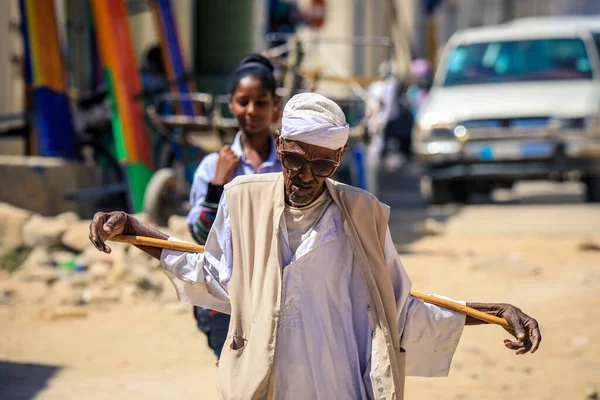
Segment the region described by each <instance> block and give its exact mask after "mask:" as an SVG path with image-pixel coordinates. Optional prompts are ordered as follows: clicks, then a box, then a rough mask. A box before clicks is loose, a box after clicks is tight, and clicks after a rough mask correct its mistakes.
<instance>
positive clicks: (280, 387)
mask: <svg viewBox="0 0 600 400" xmlns="http://www.w3.org/2000/svg"><path fill="white" fill-rule="evenodd" d="M280 232H281V236H280V242H281V255H282V265H284V268H283V291H282V302H281V311H280V320H279V325H278V331H277V348H276V351H275V360H274V363H273V365H274V367H273V374H274V375H273V377H274V388H275V398H276V399H323V400H326V399H369V398H373V394H372V389H371V383H370V378H369V372H370V365H369V355H370V353H371V328H370V326H369V321H368V314H367V307H368V292H367V287H366V283H365V280H364V278H363V277H362V274H361V272H360V269H359V268H358V267H357V266H356V265H355V263H354V257H353V254H352V251H351V248H350V241H349V238H348V237H347V236H346V234H345V233H344V229H343V220H342V216H341V214H340V212H339V210H338V208H337V206H336V205H335V204H333V203H331V204H330V205H329V207H328V208H327V210H326V211H325V213H324V214H323V216H322V217H321V218H320V220H319V221H318V222H317V223H316V225H315V226H314V228H313V229H312V232H310V234H308V235H304V237H305V239H304V240H303V242H302V243H301V244H300V246H299V247H298V249H297V250H296V252H295V254H292V251H291V249H290V246H289V241H288V234H287V227H286V223H285V218H282V221H281V229H280ZM171 240H176V239H174V238H172V239H171ZM385 255H386V262H387V266H388V268H389V271H390V275H391V279H392V284H393V287H394V292H395V293H396V299H397V310H398V331H399V333H400V337H401V338H402V340H401V347H402V349H404V350H405V351H406V355H407V358H406V372H407V374H408V375H413V376H429V377H438V376H447V374H448V371H449V369H450V363H451V361H452V356H453V355H454V351H455V350H456V346H457V345H458V342H459V340H460V336H461V333H462V330H463V327H464V324H465V316H464V315H462V314H459V313H455V312H453V311H449V310H446V309H443V308H440V307H437V306H434V305H431V304H427V303H424V302H422V301H420V300H418V299H415V298H413V297H411V296H406V293H408V292H409V291H410V290H411V282H410V279H409V278H408V275H407V274H406V271H405V270H404V267H403V266H402V263H401V262H400V259H399V257H398V253H397V251H396V248H395V246H394V243H393V242H392V238H391V236H390V233H389V230H388V232H387V238H386V246H385ZM161 265H162V267H163V269H164V270H165V272H166V274H167V276H168V277H169V278H170V279H171V281H172V283H173V285H174V286H175V289H176V291H177V295H178V297H179V299H180V300H181V301H183V302H188V303H191V304H194V305H198V306H202V307H206V308H211V309H214V310H218V311H222V312H227V313H228V312H230V306H229V301H228V299H229V296H228V292H227V284H228V282H229V280H230V278H231V274H232V272H233V271H232V270H233V262H232V245H231V230H230V223H229V216H228V208H227V203H226V201H225V198H223V199H222V200H221V204H220V207H219V210H218V212H217V216H216V219H215V223H214V225H213V227H212V229H211V232H210V235H209V237H208V240H207V243H206V247H205V252H204V253H197V254H194V253H182V252H178V251H172V250H163V252H162V256H161Z"/></svg>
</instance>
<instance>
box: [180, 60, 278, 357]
mask: <svg viewBox="0 0 600 400" xmlns="http://www.w3.org/2000/svg"><path fill="white" fill-rule="evenodd" d="M276 88H277V83H276V80H275V77H274V76H273V65H272V64H271V62H270V61H269V60H267V59H266V58H265V57H263V56H261V55H259V54H250V55H248V56H246V57H244V58H243V59H242V61H241V62H240V64H239V65H238V67H237V69H236V70H235V72H234V73H233V77H232V80H231V87H230V90H229V109H230V111H231V112H232V114H233V115H234V116H235V118H236V119H237V121H238V124H239V127H240V131H239V132H238V134H237V136H236V137H235V140H234V142H233V144H232V145H231V146H229V145H226V146H223V148H222V149H221V150H220V151H219V152H218V153H212V154H209V155H208V156H206V157H205V158H204V159H203V160H202V162H201V163H200V165H199V166H198V169H197V170H196V173H195V175H194V182H193V184H192V190H191V193H190V203H191V206H192V208H191V210H190V212H189V214H188V217H187V223H188V227H189V229H190V232H191V233H192V236H193V237H194V239H195V240H196V241H197V242H198V243H200V244H204V243H205V242H206V238H207V237H208V232H209V231H210V228H211V226H212V224H213V221H214V219H215V215H216V212H217V206H218V204H219V199H220V198H221V194H222V193H223V186H224V185H225V184H226V183H227V182H229V181H231V180H232V179H233V178H235V177H236V176H239V175H249V174H260V173H268V172H280V171H281V163H280V161H279V159H278V158H277V154H276V151H275V143H274V140H273V134H272V131H271V124H272V123H274V122H276V121H278V120H279V118H280V114H281V110H280V105H279V99H278V98H277V95H276V94H275V89H276ZM194 316H195V317H196V321H197V322H198V328H199V329H200V330H201V331H202V332H204V333H205V334H206V336H207V337H208V345H209V346H210V348H211V349H213V351H214V352H215V354H216V355H217V357H218V356H219V355H220V354H221V349H222V348H223V343H224V342H225V337H226V336H227V330H228V328H229V315H226V314H219V313H217V312H215V311H212V310H206V309H201V308H197V307H195V308H194Z"/></svg>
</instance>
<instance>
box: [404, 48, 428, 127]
mask: <svg viewBox="0 0 600 400" xmlns="http://www.w3.org/2000/svg"><path fill="white" fill-rule="evenodd" d="M431 80H432V68H431V62H429V60H426V59H424V58H418V59H416V60H414V61H413V62H412V63H411V64H410V84H409V85H408V89H407V92H406V95H407V97H408V101H409V102H410V107H411V110H412V113H413V116H416V115H417V113H418V112H419V109H420V108H421V106H422V105H423V103H425V100H426V99H427V94H428V93H429V87H430V85H431Z"/></svg>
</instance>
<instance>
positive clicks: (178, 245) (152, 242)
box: [109, 235, 514, 331]
mask: <svg viewBox="0 0 600 400" xmlns="http://www.w3.org/2000/svg"><path fill="white" fill-rule="evenodd" d="M109 240H111V241H113V242H120V243H129V244H133V245H138V246H149V247H159V248H162V249H169V250H177V251H187V252H192V253H202V252H204V246H202V245H200V244H195V243H188V242H174V241H170V240H163V239H154V238H149V237H145V236H135V235H117V236H114V237H112V238H111V239H109ZM410 294H411V296H413V297H415V298H417V299H419V300H422V301H424V302H426V303H430V304H435V305H436V306H440V307H444V308H447V309H449V310H453V311H456V312H459V313H461V314H465V315H468V316H469V317H473V318H475V319H478V320H480V321H483V322H487V323H489V324H494V325H500V326H501V327H503V328H506V329H509V330H511V331H512V330H514V329H513V327H512V326H511V325H510V324H509V323H508V321H507V320H505V319H504V318H499V317H496V316H493V315H489V314H486V313H484V312H483V311H479V310H475V309H474V308H471V307H467V306H465V305H462V304H460V303H456V302H454V301H450V300H446V299H441V298H439V297H434V296H429V295H427V294H423V293H419V292H415V291H414V290H411V292H410Z"/></svg>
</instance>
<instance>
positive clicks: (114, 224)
mask: <svg viewBox="0 0 600 400" xmlns="http://www.w3.org/2000/svg"><path fill="white" fill-rule="evenodd" d="M129 218H130V215H129V214H127V213H125V212H123V211H113V212H108V213H105V212H98V213H96V214H94V219H92V222H91V223H90V241H91V242H92V243H93V244H94V246H96V248H97V249H98V250H100V251H103V252H105V253H108V254H110V252H111V251H112V250H111V248H110V247H109V246H108V245H107V244H106V241H107V240H108V239H110V238H112V237H113V236H116V235H120V234H122V233H123V232H125V230H126V228H127V225H128V224H129Z"/></svg>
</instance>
